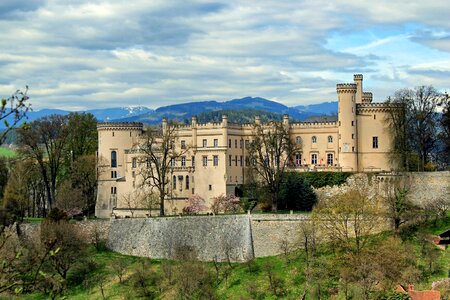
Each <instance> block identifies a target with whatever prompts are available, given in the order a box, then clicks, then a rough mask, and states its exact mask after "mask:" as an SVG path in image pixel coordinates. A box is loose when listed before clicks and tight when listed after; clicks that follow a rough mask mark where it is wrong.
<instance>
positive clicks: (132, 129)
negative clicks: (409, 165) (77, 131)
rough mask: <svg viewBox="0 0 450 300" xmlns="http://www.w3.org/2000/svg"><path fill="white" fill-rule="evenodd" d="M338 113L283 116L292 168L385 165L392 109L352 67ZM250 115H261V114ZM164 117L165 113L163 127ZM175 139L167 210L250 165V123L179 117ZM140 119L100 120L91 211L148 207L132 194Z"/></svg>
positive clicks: (241, 180)
mask: <svg viewBox="0 0 450 300" xmlns="http://www.w3.org/2000/svg"><path fill="white" fill-rule="evenodd" d="M336 90H337V94H338V121H336V122H314V123H309V122H297V123H290V122H289V117H288V116H287V115H285V116H284V117H283V122H284V124H285V125H286V126H288V128H289V133H290V136H291V138H292V140H293V141H295V142H296V143H297V144H298V145H299V148H300V149H301V150H300V151H299V152H298V153H297V154H296V155H295V157H293V158H292V159H293V163H294V166H292V169H293V170H296V171H350V172H369V171H388V170H391V169H392V168H393V166H392V165H391V164H390V162H389V158H388V154H389V151H390V147H391V146H390V144H391V138H390V135H389V132H388V130H387V127H386V126H387V125H386V122H385V118H386V117H387V112H388V110H389V109H390V108H389V107H388V106H386V105H385V104H383V103H372V93H367V92H364V91H363V76H362V75H360V74H356V75H354V82H353V83H345V84H337V86H336ZM255 123H260V120H259V118H258V117H257V118H256V119H255ZM165 126H168V125H167V120H163V128H164V127H165ZM176 129H177V141H176V147H178V148H179V149H181V148H184V147H185V146H186V149H187V150H186V151H185V153H183V155H182V156H181V157H179V158H178V159H177V160H176V161H175V162H174V165H173V167H172V168H171V175H170V181H171V184H170V191H169V194H170V197H169V198H170V199H168V200H167V201H166V204H165V209H166V213H167V214H177V213H180V212H181V210H182V208H183V207H184V206H185V204H186V201H187V199H188V198H189V197H191V196H193V195H194V194H198V195H200V196H201V197H203V198H204V199H205V200H206V201H207V203H210V202H211V199H212V198H213V197H216V196H219V195H222V194H229V193H233V192H234V189H235V187H236V186H238V185H241V184H245V180H246V178H245V174H246V169H247V167H248V166H249V160H248V149H247V145H248V144H249V143H250V141H251V140H252V135H253V133H254V124H230V123H228V119H227V116H223V118H222V122H221V123H206V124H201V123H198V122H197V118H196V117H192V122H191V124H189V125H177V127H176ZM143 130H144V128H143V124H142V123H99V124H98V134H99V147H98V161H99V163H98V170H99V175H98V176H99V180H98V197H97V206H96V215H97V216H98V217H109V216H110V215H111V213H113V214H115V215H120V216H127V215H131V214H132V213H133V214H134V215H148V214H149V213H150V212H149V211H148V210H145V209H144V208H139V207H142V206H143V205H142V203H140V202H139V201H137V200H136V199H137V198H139V196H138V195H139V193H140V192H141V191H142V187H141V184H140V182H139V168H140V167H142V166H140V165H139V164H138V163H137V157H138V155H139V151H136V147H137V145H139V138H140V136H141V134H142V132H143Z"/></svg>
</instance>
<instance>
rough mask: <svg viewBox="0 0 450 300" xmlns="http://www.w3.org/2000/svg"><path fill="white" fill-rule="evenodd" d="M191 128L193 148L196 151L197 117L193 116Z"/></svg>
mask: <svg viewBox="0 0 450 300" xmlns="http://www.w3.org/2000/svg"><path fill="white" fill-rule="evenodd" d="M191 127H192V147H193V148H194V149H195V148H196V147H197V116H192V118H191Z"/></svg>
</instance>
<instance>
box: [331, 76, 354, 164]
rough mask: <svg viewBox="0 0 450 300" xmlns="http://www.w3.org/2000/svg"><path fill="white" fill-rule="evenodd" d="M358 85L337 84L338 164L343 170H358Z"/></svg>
mask: <svg viewBox="0 0 450 300" xmlns="http://www.w3.org/2000/svg"><path fill="white" fill-rule="evenodd" d="M357 89H358V86H357V84H355V83H343V84H337V85H336V91H337V94H338V111H339V112H338V132H339V149H338V157H339V161H338V164H339V165H340V166H341V167H342V169H343V171H357V167H358V158H357V153H358V148H357V145H358V143H357V124H356V103H355V101H356V94H357Z"/></svg>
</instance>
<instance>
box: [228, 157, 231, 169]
mask: <svg viewBox="0 0 450 300" xmlns="http://www.w3.org/2000/svg"><path fill="white" fill-rule="evenodd" d="M228 165H229V166H230V167H231V155H228Z"/></svg>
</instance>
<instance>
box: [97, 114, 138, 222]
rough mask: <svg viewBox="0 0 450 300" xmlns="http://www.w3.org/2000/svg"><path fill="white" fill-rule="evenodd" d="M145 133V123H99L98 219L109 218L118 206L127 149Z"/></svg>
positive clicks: (135, 143)
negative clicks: (119, 184) (119, 185)
mask: <svg viewBox="0 0 450 300" xmlns="http://www.w3.org/2000/svg"><path fill="white" fill-rule="evenodd" d="M142 131H143V124H142V123H139V122H126V123H114V122H105V123H98V124H97V132H98V154H97V177H98V189H97V203H96V206H95V215H96V216H97V217H100V218H109V217H110V213H111V210H112V209H113V208H114V207H116V205H117V195H118V193H120V189H119V187H118V183H119V181H120V180H122V179H123V177H124V176H125V171H126V168H127V157H126V156H127V154H125V150H126V149H131V148H133V146H135V145H137V143H138V142H139V138H140V136H141V134H142Z"/></svg>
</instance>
